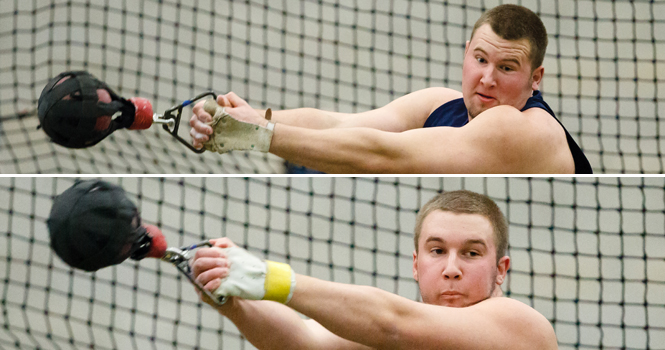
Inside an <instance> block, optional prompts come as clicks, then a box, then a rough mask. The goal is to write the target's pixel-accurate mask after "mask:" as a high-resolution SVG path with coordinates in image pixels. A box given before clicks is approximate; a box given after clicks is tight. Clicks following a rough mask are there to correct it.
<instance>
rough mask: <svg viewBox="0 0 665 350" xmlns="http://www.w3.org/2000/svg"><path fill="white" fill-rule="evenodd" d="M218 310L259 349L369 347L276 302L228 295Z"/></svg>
mask: <svg viewBox="0 0 665 350" xmlns="http://www.w3.org/2000/svg"><path fill="white" fill-rule="evenodd" d="M218 310H219V312H220V313H221V314H222V315H224V316H226V317H227V318H228V319H229V320H231V321H232V322H233V323H234V324H235V325H236V327H237V328H238V330H239V331H240V332H241V333H242V334H243V335H244V336H245V338H247V340H248V341H249V342H250V343H252V344H253V345H254V346H256V347H257V348H258V349H280V350H281V349H323V350H325V349H348V350H355V349H358V350H360V349H369V348H368V347H366V346H364V345H361V344H358V343H354V342H351V341H348V340H346V339H343V338H340V337H338V336H336V335H335V334H333V333H331V332H330V331H328V330H327V329H325V328H323V327H322V326H321V325H320V324H318V323H317V322H316V321H313V320H303V319H301V318H300V316H299V315H298V314H297V313H295V312H294V311H293V310H292V309H290V308H289V307H287V306H284V305H282V304H279V303H276V302H272V301H256V300H244V299H240V298H230V299H229V301H227V303H226V304H225V305H224V306H222V307H219V308H218Z"/></svg>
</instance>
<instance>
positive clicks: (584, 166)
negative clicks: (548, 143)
mask: <svg viewBox="0 0 665 350" xmlns="http://www.w3.org/2000/svg"><path fill="white" fill-rule="evenodd" d="M534 107H538V108H542V109H544V110H545V111H547V113H549V114H550V115H551V116H552V118H554V120H556V121H557V123H559V125H561V127H562V128H563V131H565V132H566V141H568V148H570V152H571V153H572V154H573V161H574V162H575V174H593V170H592V169H591V164H589V160H588V159H587V158H586V156H585V155H584V152H582V149H581V148H580V146H578V145H577V143H576V142H575V140H574V139H573V137H572V136H570V133H568V130H566V127H565V126H563V124H562V123H561V121H559V119H558V118H557V117H556V116H555V115H554V111H552V108H550V106H549V105H548V104H547V102H545V100H543V96H542V94H541V93H540V91H538V90H536V91H535V92H534V93H533V96H531V97H530V98H529V99H528V100H527V101H526V105H524V108H522V111H526V110H527V109H529V108H534Z"/></svg>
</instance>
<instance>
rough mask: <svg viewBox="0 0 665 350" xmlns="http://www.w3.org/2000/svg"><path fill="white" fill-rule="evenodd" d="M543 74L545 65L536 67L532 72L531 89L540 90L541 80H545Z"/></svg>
mask: <svg viewBox="0 0 665 350" xmlns="http://www.w3.org/2000/svg"><path fill="white" fill-rule="evenodd" d="M543 75H545V67H543V66H540V67H538V68H536V69H535V70H534V71H533V73H531V80H532V83H531V90H534V91H535V90H538V87H539V86H540V82H541V81H542V80H543Z"/></svg>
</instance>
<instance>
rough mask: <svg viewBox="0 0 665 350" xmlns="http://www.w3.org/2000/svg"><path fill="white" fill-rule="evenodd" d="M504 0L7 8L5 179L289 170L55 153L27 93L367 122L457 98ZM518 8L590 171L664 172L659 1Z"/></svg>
mask: <svg viewBox="0 0 665 350" xmlns="http://www.w3.org/2000/svg"><path fill="white" fill-rule="evenodd" d="M506 2H508V1H506ZM500 3H504V1H490V0H476V1H461V0H456V1H413V0H391V1H381V2H379V1H351V0H347V1H328V0H326V1H313V0H303V1H285V0H284V1H267V0H265V1H249V0H246V1H212V0H197V1H176V0H164V1H151V0H142V1H127V0H124V1H108V0H106V1H103V0H96V1H84V0H74V1H37V0H33V1H19V0H15V1H11V0H4V1H2V3H1V4H0V150H1V152H0V172H2V173H191V172H197V173H275V172H284V166H283V164H282V161H281V160H280V159H278V158H276V157H272V156H268V157H266V156H263V155H262V154H258V153H250V154H246V153H242V152H235V153H233V154H231V155H225V156H219V155H217V154H205V155H203V156H198V155H195V154H193V153H191V152H189V151H188V150H187V149H185V148H184V147H183V146H182V145H180V144H178V143H177V142H176V141H175V140H174V139H172V138H171V137H170V136H169V135H168V134H166V133H164V132H163V131H161V130H157V128H155V129H154V130H150V131H143V132H135V131H126V130H125V131H120V132H117V133H115V134H114V135H113V136H112V137H110V138H109V139H107V140H105V141H104V142H102V143H101V144H99V145H98V146H96V147H93V148H92V149H86V150H68V149H64V148H62V147H59V146H56V145H53V144H51V143H49V142H48V141H47V138H46V136H45V135H44V133H43V132H42V131H39V130H36V126H37V124H38V122H37V118H36V116H35V107H36V102H37V98H38V97H39V93H40V91H41V89H42V88H43V86H44V85H45V84H46V82H47V81H48V79H49V78H50V77H53V76H55V75H57V74H59V73H60V72H62V71H66V70H72V69H83V70H87V71H90V72H91V73H92V74H94V75H95V76H97V77H98V78H100V79H101V80H103V81H106V82H107V83H108V84H109V85H110V86H111V87H112V88H113V89H115V90H116V91H118V92H119V93H120V94H121V95H123V96H126V97H131V96H143V97H147V98H149V99H151V100H152V101H153V104H154V106H155V109H156V111H163V110H166V109H167V108H169V107H171V106H172V105H174V104H176V103H180V102H182V101H184V100H186V99H189V98H191V97H193V96H195V95H197V94H199V93H201V92H203V91H206V90H208V89H211V88H212V89H214V90H216V91H217V92H222V93H223V92H227V91H230V90H232V91H235V92H237V93H238V94H239V95H240V96H241V97H244V98H246V99H247V100H248V101H249V102H250V103H251V104H252V105H253V106H256V107H272V108H274V109H283V108H297V107H317V108H322V109H326V110H338V111H344V112H352V111H364V110H368V109H371V108H376V107H379V106H382V105H385V104H386V103H388V102H389V101H392V100H393V99H395V98H397V97H399V96H402V95H404V94H406V93H408V92H411V91H414V90H417V89H421V88H425V87H430V86H448V87H451V88H455V89H459V88H460V87H461V62H462V57H463V50H464V43H465V41H466V40H467V39H468V38H469V36H470V31H471V27H472V26H473V24H474V22H475V20H476V19H477V18H478V17H479V16H480V14H481V13H482V12H483V11H484V10H485V9H487V8H491V7H494V6H495V5H498V4H500ZM517 3H519V4H521V5H524V6H527V7H529V8H531V9H532V10H533V11H535V12H536V13H538V14H539V15H540V17H541V18H542V20H543V22H544V23H545V25H546V27H547V29H548V31H549V41H550V45H549V47H548V50H547V55H546V58H545V62H544V66H545V78H544V82H543V85H542V86H541V89H542V91H543V93H544V97H545V100H546V101H547V102H548V103H549V104H550V105H551V106H552V108H553V109H554V111H555V112H556V114H557V116H558V117H559V118H560V119H561V121H562V122H563V123H564V125H565V126H566V127H567V128H568V130H569V131H570V132H571V134H572V136H573V137H574V138H575V139H576V140H577V142H578V143H579V144H580V146H581V147H582V149H583V150H584V151H585V153H586V155H587V157H588V158H589V160H590V162H591V165H592V167H593V169H594V171H595V172H597V173H663V171H664V165H663V161H662V156H661V154H662V152H663V145H662V143H661V141H660V132H661V131H662V128H663V126H662V122H661V120H660V118H659V115H662V114H663V112H664V111H665V109H664V107H663V106H664V104H663V102H662V101H663V99H664V98H665V95H664V94H665V89H664V88H663V84H665V80H663V79H664V78H663V77H664V76H665V58H664V57H663V55H665V53H664V52H665V44H664V42H665V34H663V33H665V15H664V14H665V3H663V2H660V1H647V0H634V1H610V0H556V1H541V0H523V1H517ZM183 126H184V127H185V129H188V127H187V126H186V125H184V123H183ZM184 134H185V135H183V136H186V132H185V133H184ZM186 138H189V137H188V136H187V137H186Z"/></svg>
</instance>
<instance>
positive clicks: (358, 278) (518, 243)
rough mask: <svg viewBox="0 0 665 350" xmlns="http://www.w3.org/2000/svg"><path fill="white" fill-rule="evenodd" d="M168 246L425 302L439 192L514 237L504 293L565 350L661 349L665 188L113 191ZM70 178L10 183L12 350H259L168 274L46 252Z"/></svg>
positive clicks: (339, 183) (199, 186) (416, 181)
mask: <svg viewBox="0 0 665 350" xmlns="http://www.w3.org/2000/svg"><path fill="white" fill-rule="evenodd" d="M105 180H107V181H110V182H112V183H116V184H119V185H121V186H122V187H123V188H124V189H125V190H126V191H127V193H128V195H129V197H130V198H131V199H132V200H133V201H134V202H135V203H136V204H137V206H138V207H139V209H140V211H141V215H142V217H143V220H144V221H145V222H147V223H152V224H156V225H158V226H160V227H161V229H162V230H163V232H164V234H165V235H166V238H167V240H168V242H169V244H170V245H171V246H181V245H185V244H191V243H195V242H198V241H201V240H203V239H205V238H215V237H220V236H222V235H226V236H228V237H230V238H231V239H232V240H234V241H235V242H236V243H238V244H239V245H242V246H245V247H246V248H248V249H249V250H250V251H252V252H253V253H255V254H257V255H259V256H261V257H264V258H270V259H272V260H275V261H284V262H288V263H290V264H291V265H292V266H293V268H294V270H295V271H296V272H298V273H305V274H309V275H312V276H316V277H319V278H322V279H327V280H332V281H338V282H344V283H355V284H364V285H374V286H377V287H379V288H382V289H385V290H387V291H390V292H394V293H397V294H400V295H402V296H404V297H407V298H410V299H414V300H418V298H419V296H418V289H417V285H416V284H415V282H414V281H413V277H412V271H411V268H412V256H411V254H412V252H413V227H414V224H415V213H416V211H417V209H418V208H419V207H420V206H421V205H422V204H424V203H425V202H426V201H427V200H429V199H430V198H431V197H432V196H434V194H435V193H437V192H438V191H441V190H455V189H469V190H472V191H476V192H480V193H484V194H487V195H489V196H490V197H491V198H492V199H494V200H495V201H496V202H497V203H498V205H499V207H500V208H501V209H502V210H503V211H504V213H505V214H506V216H507V218H508V222H509V225H510V249H509V254H510V256H511V259H512V268H511V271H510V272H509V277H508V279H507V282H506V284H504V291H505V292H506V293H507V294H508V295H509V296H510V297H512V298H515V299H518V300H521V301H523V302H525V303H527V304H529V305H532V306H533V307H534V308H536V309H537V310H538V311H539V312H541V313H542V314H543V315H544V316H545V317H546V318H547V319H549V320H550V322H551V323H552V325H553V326H554V329H555V330H556V333H557V337H558V340H559V347H560V348H561V349H610V348H612V349H616V348H624V349H664V348H665V345H664V344H665V236H664V235H663V227H665V200H664V199H665V190H664V188H665V181H664V180H663V178H598V179H595V178H585V179H577V180H575V179H572V180H571V179H547V178H536V179H506V178H466V179H464V178H462V179H458V178H445V179H439V178H397V179H395V178H376V179H372V178H360V179H354V178H244V179H243V178H184V179H180V178H167V179H160V178H110V179H105ZM74 181H75V179H73V178H0V198H3V200H2V201H0V233H2V236H1V238H0V300H1V303H0V308H1V309H2V317H1V318H0V348H8V349H13V348H20V349H34V348H40V349H72V348H76V349H80V348H95V349H123V350H124V349H166V348H168V349H171V348H172V349H220V348H223V349H243V348H244V349H249V348H252V347H251V346H250V345H249V344H246V343H245V342H244V340H243V339H242V338H241V336H240V335H239V334H238V331H237V329H235V327H234V326H233V325H232V324H231V323H230V322H229V321H226V320H224V319H223V318H222V317H221V316H220V315H219V314H217V313H216V312H215V311H213V310H212V308H211V307H209V306H208V305H205V304H203V305H202V304H201V303H199V301H198V299H197V295H196V293H195V292H194V288H193V287H192V286H191V285H190V284H189V282H188V281H187V280H186V279H184V278H183V277H182V276H180V275H179V274H178V272H177V270H176V269H175V268H174V267H173V266H171V265H169V264H166V263H163V262H160V261H157V260H154V259H146V260H142V261H140V262H138V263H136V262H133V261H131V260H130V261H126V262H124V263H122V264H120V265H118V266H115V267H109V268H105V269H102V270H100V271H98V272H97V273H95V274H89V273H84V272H81V271H73V270H71V269H69V268H68V267H67V266H66V265H65V264H64V263H63V262H62V261H61V260H60V259H58V258H57V257H56V256H55V255H54V254H53V253H52V252H51V251H50V248H49V245H48V231H47V228H46V223H45V221H46V218H47V217H48V214H49V211H50V207H51V200H52V198H53V196H54V195H56V194H59V193H61V192H63V191H64V190H65V189H67V188H69V187H70V186H71V185H72V184H73V183H74Z"/></svg>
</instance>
